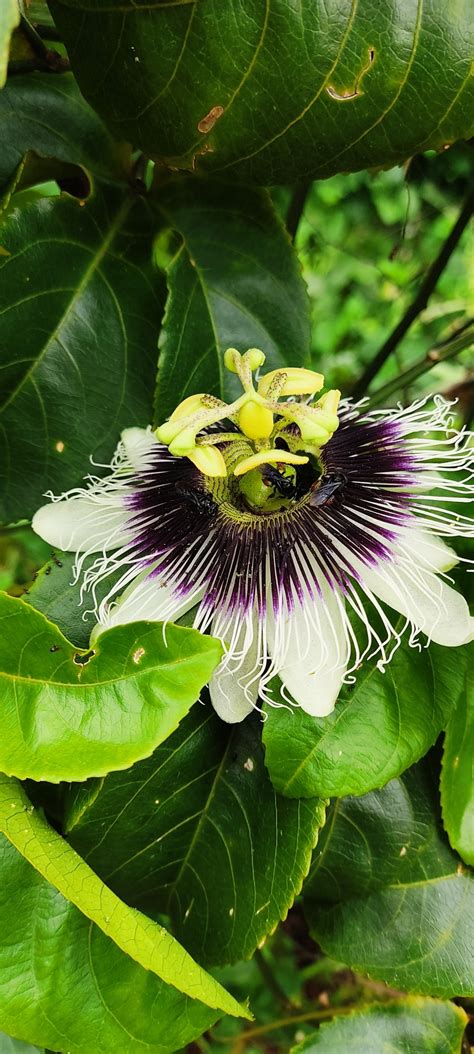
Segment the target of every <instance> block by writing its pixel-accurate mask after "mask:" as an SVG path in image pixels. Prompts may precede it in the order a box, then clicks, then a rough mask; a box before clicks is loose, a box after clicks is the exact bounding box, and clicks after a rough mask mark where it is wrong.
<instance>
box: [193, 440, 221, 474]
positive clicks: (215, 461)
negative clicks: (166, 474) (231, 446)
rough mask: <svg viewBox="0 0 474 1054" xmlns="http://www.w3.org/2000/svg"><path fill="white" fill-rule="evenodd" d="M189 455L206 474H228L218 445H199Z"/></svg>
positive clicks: (194, 463)
mask: <svg viewBox="0 0 474 1054" xmlns="http://www.w3.org/2000/svg"><path fill="white" fill-rule="evenodd" d="M187 457H188V458H189V460H190V461H192V463H193V465H195V466H196V468H198V469H199V471H200V472H202V473H203V475H204V476H226V475H227V469H226V467H225V461H224V458H223V457H222V454H221V452H220V450H218V448H217V447H216V446H197V447H195V448H194V450H191V451H190V453H189V454H188V455H187Z"/></svg>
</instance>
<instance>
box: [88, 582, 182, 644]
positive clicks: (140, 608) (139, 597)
mask: <svg viewBox="0 0 474 1054" xmlns="http://www.w3.org/2000/svg"><path fill="white" fill-rule="evenodd" d="M198 600H199V597H196V595H195V594H192V595H191V597H189V596H187V597H184V598H180V597H176V595H175V593H174V591H173V590H172V589H170V587H169V586H166V585H164V584H163V583H162V581H161V580H160V578H159V577H157V578H152V577H150V573H149V572H148V571H146V572H144V573H142V574H140V575H138V576H137V578H136V579H135V581H134V582H132V584H131V585H130V586H128V588H127V589H125V590H124V592H123V593H122V596H121V597H120V599H119V600H118V601H117V603H114V604H112V605H111V607H110V609H109V611H108V613H107V616H106V619H104V623H103V625H101V626H99V627H98V628H97V630H96V635H97V634H98V633H103V632H104V630H105V629H110V627H111V626H123V625H125V624H126V623H128V622H161V621H167V622H176V620H177V619H179V618H181V616H182V615H185V614H186V612H187V611H189V610H190V609H191V608H192V607H194V605H195V604H196V603H197V602H198Z"/></svg>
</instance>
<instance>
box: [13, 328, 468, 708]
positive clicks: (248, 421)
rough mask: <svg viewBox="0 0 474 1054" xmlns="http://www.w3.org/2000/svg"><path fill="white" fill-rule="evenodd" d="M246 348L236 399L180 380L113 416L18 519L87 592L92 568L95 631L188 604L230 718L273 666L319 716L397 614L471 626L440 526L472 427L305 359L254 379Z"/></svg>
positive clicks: (461, 529) (381, 646)
mask: <svg viewBox="0 0 474 1054" xmlns="http://www.w3.org/2000/svg"><path fill="white" fill-rule="evenodd" d="M264 358H265V356H264V355H263V353H262V352H260V351H259V350H258V349H251V350H250V351H248V352H246V353H245V355H242V356H241V355H240V354H239V353H238V352H237V351H235V350H234V349H229V350H228V351H227V352H226V355H225V364H226V366H227V368H228V369H230V370H232V371H233V372H234V373H237V374H238V376H239V378H240V381H241V383H242V387H243V394H242V395H241V396H240V397H239V398H238V399H236V400H235V401H234V402H233V403H230V404H226V403H224V402H222V401H221V400H219V399H216V398H214V397H212V396H209V395H206V394H198V395H194V396H190V397H189V398H187V399H185V400H184V402H183V403H181V404H180V405H179V406H178V407H177V409H176V410H175V411H174V413H173V414H172V415H171V417H170V419H169V420H168V421H167V422H166V423H165V424H163V425H162V426H161V427H160V428H158V429H157V431H156V433H155V432H153V430H152V429H151V428H148V429H140V428H129V429H126V430H125V432H123V433H122V437H121V442H120V443H119V446H118V448H117V451H116V454H115V456H114V459H113V461H112V464H111V466H110V473H109V475H107V476H106V477H105V478H103V479H98V478H95V477H89V481H88V485H87V486H86V487H85V488H84V489H77V490H74V491H71V492H70V493H69V494H66V495H63V496H62V497H61V498H54V497H52V496H50V497H51V498H52V500H51V502H50V503H49V504H48V505H45V506H44V507H43V508H41V509H40V510H39V511H38V512H37V513H36V515H35V517H34V520H33V527H34V529H35V530H36V531H37V533H38V534H40V535H41V537H43V538H44V539H46V540H47V541H48V542H50V543H51V544H52V545H54V546H58V547H60V548H61V549H64V550H72V551H75V552H76V553H77V554H78V555H77V559H76V563H75V574H76V579H80V580H81V584H82V589H83V591H86V590H87V591H91V592H92V595H93V597H94V601H95V598H96V596H97V591H98V588H99V586H100V592H101V595H102V594H103V591H104V583H106V590H105V592H106V595H105V597H103V599H101V600H100V602H99V601H97V602H96V615H97V627H96V629H95V631H94V632H95V636H96V637H97V636H98V635H99V634H100V633H101V632H103V631H104V630H105V629H107V628H109V627H111V626H114V625H117V624H119V623H124V622H131V621H138V620H155V619H157V620H163V621H164V622H165V623H166V622H167V621H170V620H171V621H176V620H177V619H179V618H180V617H181V616H183V615H184V614H185V613H186V612H187V611H189V610H190V609H191V608H194V607H195V608H196V611H195V617H194V625H195V627H196V628H197V629H200V630H201V631H202V632H206V631H209V632H210V633H212V634H213V635H215V636H216V637H219V638H220V639H221V640H222V641H223V642H224V645H225V656H224V658H223V660H222V662H221V664H220V666H219V668H218V669H217V671H216V672H215V674H214V675H213V678H212V681H211V683H210V686H209V687H210V695H211V699H212V702H213V705H214V707H215V709H216V710H217V712H218V714H220V716H221V717H222V718H223V719H224V720H226V721H230V722H234V721H240V720H242V719H243V718H244V717H245V716H246V714H248V713H249V712H250V711H251V710H252V708H254V707H256V706H258V705H259V704H258V700H259V699H260V700H264V701H268V702H270V703H271V702H274V701H275V700H274V699H273V697H272V692H271V685H270V682H271V680H272V678H273V677H274V676H275V675H278V676H279V677H280V679H281V681H282V683H283V694H284V697H285V698H287V699H288V701H289V702H295V703H297V704H299V705H300V706H301V707H302V708H303V709H304V710H306V711H307V712H308V713H309V714H313V715H319V716H323V715H326V714H328V713H329V712H330V711H331V710H332V709H333V707H334V705H335V702H336V699H337V696H338V693H339V690H340V687H341V684H342V682H343V681H344V680H345V679H349V678H350V677H351V675H352V674H353V671H354V670H355V669H356V668H357V667H358V666H359V665H360V664H361V663H362V662H363V661H364V660H365V659H367V658H368V657H369V656H373V655H374V654H375V655H376V656H377V658H378V664H379V666H380V668H382V669H383V667H384V666H385V665H386V664H387V663H388V662H389V660H390V658H391V655H392V654H393V652H394V650H395V648H396V647H397V646H398V644H399V643H400V640H401V638H402V635H403V633H404V632H405V630H407V629H408V630H409V640H410V643H411V644H412V645H417V646H420V644H419V640H418V635H419V634H420V633H421V634H424V635H425V636H426V637H427V638H428V640H433V641H436V642H438V643H439V644H444V645H446V646H456V645H459V644H463V643H465V642H467V641H468V640H470V639H472V637H473V630H474V619H472V618H471V617H470V615H469V610H468V607H467V604H466V601H465V600H464V598H463V597H462V596H461V595H460V594H459V593H458V592H456V590H455V589H453V588H452V587H451V586H450V585H449V584H448V582H447V580H446V572H447V571H448V570H449V569H450V568H452V567H453V566H454V564H456V562H457V559H458V558H457V556H456V554H455V552H454V551H453V549H452V548H451V547H450V546H449V545H448V544H447V543H446V541H445V540H444V539H445V538H453V537H455V536H465V537H467V536H470V537H472V536H473V535H474V529H473V524H472V521H471V520H470V519H469V518H468V517H467V516H466V515H465V514H463V512H462V511H461V510H462V508H463V507H464V508H465V503H466V502H469V501H470V500H472V495H473V491H474V486H473V483H472V479H473V475H474V473H473V466H474V449H473V446H472V442H471V441H472V436H471V434H470V433H467V432H466V431H465V430H462V431H460V432H459V431H456V430H455V429H454V427H453V421H452V414H451V404H449V403H447V402H445V401H444V400H443V399H441V398H440V397H436V398H435V399H434V401H433V402H432V403H431V404H428V400H422V401H419V402H417V403H415V404H414V405H413V406H411V407H409V408H408V409H402V408H397V409H393V410H388V411H378V410H377V411H372V412H367V411H366V410H364V406H363V404H362V405H360V404H359V405H355V406H353V405H351V404H350V403H349V402H344V403H342V404H341V403H340V402H339V399H340V393H339V392H336V391H329V392H326V393H324V394H323V395H320V394H319V393H320V392H321V391H322V389H323V385H324V379H323V377H322V376H321V375H320V374H316V373H313V372H312V371H310V370H298V369H279V370H274V371H272V372H271V373H268V374H266V375H264V376H263V377H261V378H260V380H259V381H258V383H255V382H254V379H253V373H254V372H255V371H256V370H258V369H259V368H260V367H261V366H262V365H263V362H264ZM318 394H319V398H316V400H315V398H314V397H315V396H317V395H318ZM91 554H97V555H96V557H95V559H94V560H93V561H92V562H90V561H89V560H88V559H87V558H88V557H90V555H91ZM387 609H393V610H394V611H395V612H398V613H399V614H401V615H402V616H403V619H402V620H400V619H398V618H397V619H394V618H393V616H392V615H391V613H390V611H389V610H387ZM414 705H416V701H415V702H414Z"/></svg>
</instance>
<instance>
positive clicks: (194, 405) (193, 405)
mask: <svg viewBox="0 0 474 1054" xmlns="http://www.w3.org/2000/svg"><path fill="white" fill-rule="evenodd" d="M203 398H204V392H201V394H200V395H188V398H187V399H183V401H182V403H179V405H178V406H177V407H176V410H173V413H172V414H171V417H170V421H178V420H179V418H180V417H189V415H190V414H194V413H196V410H202V400H203Z"/></svg>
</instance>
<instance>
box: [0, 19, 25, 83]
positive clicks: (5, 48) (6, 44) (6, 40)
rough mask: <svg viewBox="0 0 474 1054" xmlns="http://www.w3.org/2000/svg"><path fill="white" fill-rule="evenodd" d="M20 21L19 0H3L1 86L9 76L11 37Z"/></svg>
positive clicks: (0, 48)
mask: <svg viewBox="0 0 474 1054" xmlns="http://www.w3.org/2000/svg"><path fill="white" fill-rule="evenodd" d="M19 21H20V10H19V7H18V0H2V4H1V6H0V88H3V85H4V84H5V80H6V77H7V66H8V54H9V51H10V37H11V35H12V33H13V30H14V28H15V26H17V25H18V23H19Z"/></svg>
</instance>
